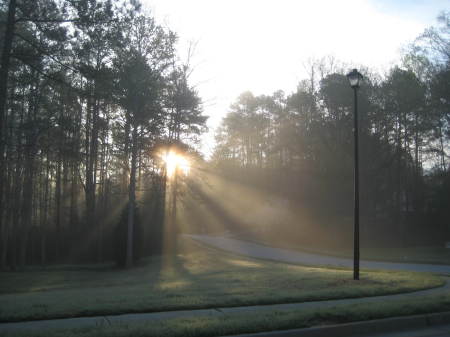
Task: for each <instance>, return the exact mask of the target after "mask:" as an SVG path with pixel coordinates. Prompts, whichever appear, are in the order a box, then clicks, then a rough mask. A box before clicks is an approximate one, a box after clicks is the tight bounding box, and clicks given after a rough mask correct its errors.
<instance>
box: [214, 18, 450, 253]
mask: <svg viewBox="0 0 450 337" xmlns="http://www.w3.org/2000/svg"><path fill="white" fill-rule="evenodd" d="M449 20H450V16H449V13H448V12H447V13H446V12H444V13H442V14H441V15H440V16H439V19H438V24H437V26H436V27H433V28H430V29H428V30H426V31H425V32H424V33H423V34H422V35H421V36H419V37H418V38H417V39H416V40H415V41H414V43H413V44H412V45H411V46H410V47H409V48H408V50H407V51H405V53H404V55H403V61H402V63H401V64H400V65H398V66H395V67H393V68H391V69H390V70H389V71H387V72H386V74H383V75H380V74H378V73H375V72H373V71H371V70H370V69H362V70H361V71H362V72H363V75H364V77H365V80H364V82H363V84H362V85H361V87H360V89H359V91H358V102H359V116H360V117H359V118H360V121H359V132H360V136H359V137H360V142H361V144H360V158H361V169H360V174H361V180H362V181H361V207H362V214H361V215H362V219H361V223H362V235H363V242H364V244H366V245H384V246H408V245H431V244H436V245H440V246H441V247H443V245H444V241H446V240H449V239H450V225H449V220H448V219H449V218H450V213H449V206H450V174H449V164H450V158H449V155H450V35H449V34H450V21H449ZM306 69H307V70H308V73H309V78H308V79H307V80H304V81H302V82H301V83H300V84H299V85H298V87H297V89H296V90H295V91H294V92H293V93H291V94H287V95H286V94H285V93H284V92H282V91H277V92H275V93H274V94H273V95H261V96H255V95H253V94H252V93H251V92H245V93H243V94H241V95H240V96H239V97H238V98H237V100H236V102H235V103H233V104H232V105H231V107H230V110H229V113H228V114H227V116H226V117H225V118H224V119H223V122H222V124H221V127H220V129H219V130H218V132H217V135H216V140H217V146H216V150H215V152H214V155H213V162H214V164H215V165H216V167H217V168H218V169H219V170H221V172H222V174H223V175H225V176H226V177H228V179H232V180H234V181H238V182H239V183H241V184H245V185H249V186H252V187H253V188H258V189H263V190H264V191H265V193H267V195H277V196H279V197H281V198H284V199H286V200H288V201H289V208H290V210H291V211H292V212H294V213H295V216H294V219H295V220H294V221H287V220H286V221H285V220H283V219H280V220H279V221H278V223H277V224H272V225H271V226H270V229H269V230H268V232H265V233H264V235H266V236H267V237H268V238H271V239H270V240H275V238H279V239H280V240H284V241H289V242H291V243H297V244H298V243H308V244H310V245H311V244H315V243H316V244H320V243H321V244H322V245H324V246H326V247H330V246H333V245H342V244H343V243H345V242H350V240H351V234H352V230H351V226H352V223H353V220H352V211H353V90H352V89H351V88H350V85H349V83H348V80H347V78H346V76H345V74H346V73H347V72H348V70H349V69H350V67H348V66H344V65H342V64H340V63H339V62H338V61H336V60H335V59H334V58H332V57H329V58H323V59H320V60H312V61H311V62H309V64H308V65H307V66H306ZM305 213H308V217H309V218H308V217H306V216H305ZM305 218H308V220H305ZM255 228H256V229H255V230H258V229H257V226H255ZM324 242H326V243H325V244H324ZM346 246H349V247H350V246H351V245H348V244H347V245H346Z"/></svg>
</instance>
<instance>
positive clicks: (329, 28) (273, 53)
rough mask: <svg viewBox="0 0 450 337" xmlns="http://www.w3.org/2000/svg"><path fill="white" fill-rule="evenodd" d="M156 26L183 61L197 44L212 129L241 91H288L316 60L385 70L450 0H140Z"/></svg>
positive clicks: (208, 140)
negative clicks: (172, 38) (172, 40)
mask: <svg viewBox="0 0 450 337" xmlns="http://www.w3.org/2000/svg"><path fill="white" fill-rule="evenodd" d="M142 1H143V3H144V6H145V7H146V8H147V9H149V10H150V11H151V13H152V14H153V16H154V17H155V19H156V20H157V22H158V23H159V24H162V25H164V26H167V27H168V28H170V29H171V30H172V31H175V32H176V33H177V34H178V36H179V43H178V50H179V55H180V58H181V60H182V61H186V60H187V57H188V49H189V45H193V46H194V48H193V53H192V57H191V59H190V64H191V66H192V67H193V73H192V75H191V78H190V80H191V83H192V84H193V85H194V86H195V87H196V89H197V90H198V92H199V95H200V97H201V98H202V100H203V102H204V114H205V115H207V116H209V120H208V127H209V129H210V130H209V132H208V133H207V134H205V135H203V136H202V146H201V151H202V152H203V153H204V154H205V156H206V157H208V156H209V155H210V154H211V153H212V151H213V149H214V130H215V128H216V127H217V126H218V125H219V124H220V121H221V120H222V118H223V117H224V116H225V114H226V113H227V112H228V108H229V106H230V104H231V103H233V102H234V101H235V100H236V98H237V97H238V96H239V94H241V93H242V92H244V91H247V90H250V91H251V92H253V93H254V94H255V95H260V94H266V95H270V94H272V93H273V92H274V91H276V90H280V89H281V90H284V91H285V92H286V93H291V92H292V91H294V90H295V88H296V86H297V84H298V82H299V81H300V80H302V79H304V78H306V72H305V66H304V65H305V64H306V63H307V62H308V60H309V59H311V58H322V57H324V56H333V57H335V58H336V59H337V60H340V61H342V62H345V64H349V65H352V67H353V66H358V65H364V66H368V67H370V68H373V69H376V70H378V71H380V72H383V71H384V70H386V69H388V68H389V67H390V66H392V65H394V64H396V63H398V62H399V59H400V52H401V49H402V48H404V47H406V46H407V44H408V43H410V42H412V41H413V40H414V39H415V38H416V37H417V36H418V35H419V34H420V33H422V32H423V31H424V29H425V28H427V27H429V26H432V25H435V24H436V17H437V16H438V14H439V12H441V11H442V10H449V9H450V5H449V3H448V0H428V1H427V0H409V1H408V0H312V1H306V0H189V1H187V0H142Z"/></svg>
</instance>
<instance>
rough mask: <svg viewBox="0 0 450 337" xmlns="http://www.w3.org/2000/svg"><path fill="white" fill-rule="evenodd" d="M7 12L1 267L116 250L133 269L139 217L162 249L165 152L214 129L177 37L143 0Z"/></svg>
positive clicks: (149, 248) (76, 0) (70, 2)
mask: <svg viewBox="0 0 450 337" xmlns="http://www.w3.org/2000/svg"><path fill="white" fill-rule="evenodd" d="M0 17H1V20H0V21H1V25H0V29H1V31H0V36H1V37H2V40H1V50H2V60H1V62H2V63H1V72H0V174H1V177H0V178H1V179H0V181H1V185H0V229H1V230H0V247H1V249H0V265H1V267H2V268H3V269H5V268H12V269H15V268H17V267H21V266H24V265H26V264H36V263H40V264H46V263H48V262H92V261H104V260H110V259H112V258H113V257H114V256H116V255H117V253H118V252H117V250H120V252H119V255H122V257H119V258H118V261H121V262H122V263H123V264H126V265H128V266H130V265H131V264H132V262H133V259H134V258H135V257H136V254H137V251H138V250H137V249H136V247H133V243H134V242H133V239H132V238H133V237H136V231H137V230H142V228H141V229H140V228H138V227H139V226H138V225H139V224H138V223H137V220H136V219H138V218H139V216H138V214H133V213H136V212H138V211H139V210H140V214H139V215H140V219H141V222H142V221H143V220H142V219H146V221H147V222H151V223H148V224H146V226H145V231H146V232H145V234H143V235H139V237H143V238H144V240H146V244H145V247H146V248H145V249H146V251H145V253H151V252H156V251H158V249H159V247H160V245H161V243H160V241H161V222H162V218H163V214H164V193H165V192H164V191H165V179H164V178H165V173H164V167H163V166H161V163H160V162H161V160H160V159H159V157H158V148H159V147H161V146H171V145H177V146H179V147H180V146H182V147H183V148H185V149H187V150H189V149H190V147H189V146H188V145H186V144H194V143H195V140H196V135H198V134H200V133H201V132H202V131H203V130H204V128H205V122H206V117H204V116H203V115H202V103H201V100H200V98H199V96H198V94H197V92H196V90H195V89H194V88H193V86H192V85H190V84H189V79H188V77H189V74H190V71H191V70H190V68H189V64H188V62H181V61H180V59H179V57H178V56H177V53H176V41H177V37H176V35H175V33H174V32H172V31H170V30H169V29H167V28H165V27H162V26H160V25H158V24H157V23H156V22H155V20H154V18H153V17H152V16H151V15H150V14H149V13H147V12H146V11H144V10H143V9H141V4H140V3H139V1H137V0H129V1H128V0H124V1H111V0H10V1H9V2H8V3H6V2H2V4H1V5H0ZM136 198H138V199H140V200H145V202H146V204H145V205H146V206H145V208H143V209H140V207H139V204H138V203H137V202H136ZM141 208H142V207H141ZM129 213H131V214H129ZM119 219H121V220H120V221H119ZM119 223H120V225H119ZM133 233H134V235H133ZM133 252H134V254H133ZM133 255H134V257H133Z"/></svg>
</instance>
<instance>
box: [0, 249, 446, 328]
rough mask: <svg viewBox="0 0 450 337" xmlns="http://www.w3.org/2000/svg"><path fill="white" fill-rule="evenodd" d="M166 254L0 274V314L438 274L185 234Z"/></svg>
mask: <svg viewBox="0 0 450 337" xmlns="http://www.w3.org/2000/svg"><path fill="white" fill-rule="evenodd" d="M186 246H187V247H185V250H184V253H182V254H180V255H178V256H176V257H174V258H173V259H169V258H164V257H155V258H151V259H147V260H146V261H144V262H145V263H143V264H142V265H141V266H139V267H137V268H134V269H132V270H117V269H114V268H108V267H105V266H102V267H100V268H99V269H98V270H96V269H93V268H88V269H86V268H81V269H80V270H76V269H74V268H69V269H67V268H64V267H61V268H60V269H58V268H51V269H49V270H36V269H34V270H31V271H23V272H3V273H0V321H3V322H5V321H19V320H32V319H45V318H60V317H75V316H93V315H102V314H118V313H131V312H151V311H166V310H178V309H189V308H192V309H194V308H210V307H218V306H222V307H226V306H242V305H255V304H269V303H286V302H302V301H313V300H324V299H335V298H348V297H361V296H374V295H381V294H391V293H399V292H407V291H413V290H418V289H424V288H430V287H436V286H439V285H442V284H443V282H444V281H443V280H442V279H441V278H439V277H437V276H432V275H429V274H422V273H410V272H384V271H373V272H372V271H371V272H362V274H361V280H360V281H359V282H355V281H353V280H352V272H351V271H350V270H342V269H339V270H336V269H326V268H312V267H303V266H294V265H289V264H284V263H276V262H268V261H262V260H254V259H250V258H245V257H241V256H236V255H232V254H227V253H223V252H219V251H215V250H212V249H208V248H203V247H201V246H198V245H196V244H194V243H191V242H190V241H189V244H186Z"/></svg>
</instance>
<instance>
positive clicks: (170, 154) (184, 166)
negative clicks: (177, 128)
mask: <svg viewBox="0 0 450 337" xmlns="http://www.w3.org/2000/svg"><path fill="white" fill-rule="evenodd" d="M162 159H163V160H164V162H165V163H166V169H167V175H168V176H169V177H172V176H173V175H174V174H175V172H176V171H177V170H180V171H181V172H182V173H183V174H184V175H188V174H189V170H190V165H189V161H188V160H187V159H186V158H185V157H184V156H182V155H179V154H177V153H176V152H174V151H167V152H166V153H164V154H163V156H162Z"/></svg>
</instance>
